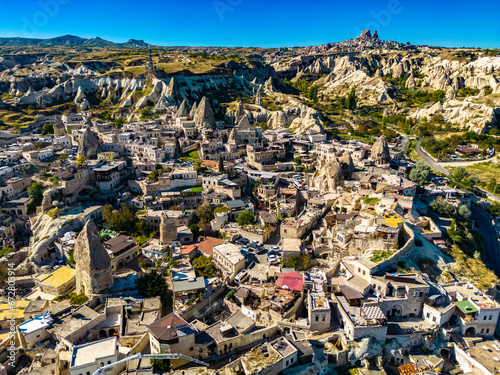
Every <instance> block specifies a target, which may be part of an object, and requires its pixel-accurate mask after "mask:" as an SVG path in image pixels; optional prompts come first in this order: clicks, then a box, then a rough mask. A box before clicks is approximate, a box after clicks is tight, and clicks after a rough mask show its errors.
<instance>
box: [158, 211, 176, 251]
mask: <svg viewBox="0 0 500 375" xmlns="http://www.w3.org/2000/svg"><path fill="white" fill-rule="evenodd" d="M176 239H177V221H176V220H175V219H174V218H173V217H168V216H167V214H166V213H165V212H163V213H162V214H161V220H160V242H161V243H163V244H168V245H170V244H171V243H172V241H173V240H176Z"/></svg>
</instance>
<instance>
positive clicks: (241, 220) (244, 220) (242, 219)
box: [236, 210, 256, 227]
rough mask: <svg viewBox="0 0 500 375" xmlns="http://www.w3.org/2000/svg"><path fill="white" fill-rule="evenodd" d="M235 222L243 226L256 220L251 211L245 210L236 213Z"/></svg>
mask: <svg viewBox="0 0 500 375" xmlns="http://www.w3.org/2000/svg"><path fill="white" fill-rule="evenodd" d="M236 222H237V223H238V225H239V226H240V227H244V226H246V225H252V224H255V222H256V220H255V216H254V214H253V213H252V212H251V211H248V210H246V211H243V212H242V213H241V214H239V215H238V217H237V218H236Z"/></svg>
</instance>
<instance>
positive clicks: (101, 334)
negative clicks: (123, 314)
mask: <svg viewBox="0 0 500 375" xmlns="http://www.w3.org/2000/svg"><path fill="white" fill-rule="evenodd" d="M105 337H108V335H107V334H106V331H105V330H103V329H101V330H100V331H99V338H105Z"/></svg>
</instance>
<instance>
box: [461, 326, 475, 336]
mask: <svg viewBox="0 0 500 375" xmlns="http://www.w3.org/2000/svg"><path fill="white" fill-rule="evenodd" d="M475 335H476V328H474V327H469V328H467V329H466V330H465V335H464V336H475Z"/></svg>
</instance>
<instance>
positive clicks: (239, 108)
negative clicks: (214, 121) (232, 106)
mask: <svg viewBox="0 0 500 375" xmlns="http://www.w3.org/2000/svg"><path fill="white" fill-rule="evenodd" d="M243 116H245V109H244V108H243V102H242V101H241V100H239V101H238V104H237V106H236V112H235V114H234V117H235V121H234V122H235V123H236V124H237V123H239V122H240V120H241V119H242V118H243Z"/></svg>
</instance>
